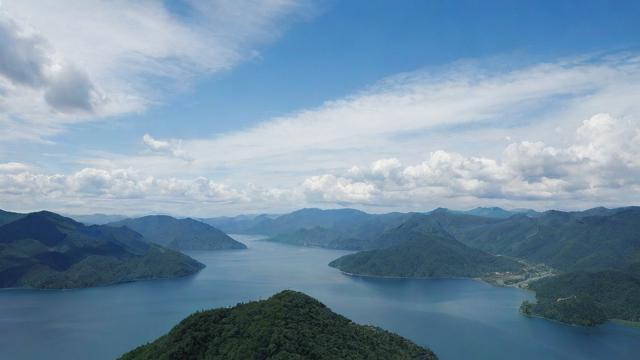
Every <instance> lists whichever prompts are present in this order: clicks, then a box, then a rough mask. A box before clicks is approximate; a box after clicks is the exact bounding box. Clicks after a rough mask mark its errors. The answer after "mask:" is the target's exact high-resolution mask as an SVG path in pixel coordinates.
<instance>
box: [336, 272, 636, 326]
mask: <svg viewBox="0 0 640 360" xmlns="http://www.w3.org/2000/svg"><path fill="white" fill-rule="evenodd" d="M331 267H333V266H331ZM333 268H334V269H337V270H338V271H340V273H342V274H343V275H347V276H351V277H362V278H370V279H376V278H377V279H396V280H445V279H451V280H473V281H478V282H482V283H485V284H488V285H491V286H494V287H497V288H516V289H520V290H523V291H527V292H532V293H534V294H535V291H533V290H531V289H529V288H523V287H520V286H513V285H498V284H495V283H492V282H490V281H486V280H484V279H483V278H470V277H453V276H451V277H408V276H378V275H365V274H354V273H350V272H347V271H343V270H340V269H338V268H336V267H333ZM518 313H520V315H522V316H524V317H528V318H538V319H543V320H546V321H553V322H555V323H558V324H562V325H566V326H573V327H580V328H591V327H596V326H599V325H604V324H606V323H608V322H610V323H614V324H618V325H623V326H628V327H633V328H640V321H630V320H622V319H607V321H605V322H604V323H602V324H596V325H593V326H585V325H579V324H571V323H566V322H562V321H560V320H556V319H552V318H548V317H545V316H543V315H539V314H525V313H524V312H522V310H521V309H520V307H518Z"/></svg>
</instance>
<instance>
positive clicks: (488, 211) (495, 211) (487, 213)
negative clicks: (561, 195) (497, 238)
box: [458, 207, 516, 219]
mask: <svg viewBox="0 0 640 360" xmlns="http://www.w3.org/2000/svg"><path fill="white" fill-rule="evenodd" d="M458 213H461V214H467V215H475V216H482V217H488V218H497V219H506V218H510V217H511V216H513V215H514V214H516V213H515V212H511V211H508V210H505V209H503V208H499V207H477V208H475V209H471V210H467V211H459V212H458Z"/></svg>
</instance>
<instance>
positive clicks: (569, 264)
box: [452, 207, 640, 271]
mask: <svg viewBox="0 0 640 360" xmlns="http://www.w3.org/2000/svg"><path fill="white" fill-rule="evenodd" d="M592 214H598V215H592ZM452 232H453V233H454V234H455V235H456V237H457V238H458V239H459V240H460V241H462V242H464V243H466V244H467V245H469V246H473V247H477V248H479V249H482V250H485V251H488V252H491V253H494V254H505V255H511V256H515V257H521V258H525V259H528V260H531V261H535V262H544V263H546V264H548V265H550V266H552V267H554V268H556V269H559V270H562V271H577V270H605V269H617V270H627V269H629V268H632V267H635V266H637V264H638V263H639V262H640V208H638V207H631V208H621V209H615V210H612V209H602V208H596V209H592V210H587V211H585V212H561V211H547V212H545V213H544V214H542V215H541V216H538V217H535V218H530V217H527V216H524V215H516V216H513V217H511V218H509V219H506V220H503V221H500V222H496V223H487V224H485V225H481V226H475V227H467V228H463V229H462V230H459V231H452Z"/></svg>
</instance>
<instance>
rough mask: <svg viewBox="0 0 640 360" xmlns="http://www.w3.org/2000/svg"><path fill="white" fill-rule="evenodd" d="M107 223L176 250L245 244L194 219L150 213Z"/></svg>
mask: <svg viewBox="0 0 640 360" xmlns="http://www.w3.org/2000/svg"><path fill="white" fill-rule="evenodd" d="M108 225H110V226H126V227H128V228H130V229H133V230H134V231H137V232H139V233H140V234H142V235H143V236H144V238H145V239H146V240H148V241H151V242H153V243H156V244H159V245H162V246H166V247H169V248H172V249H176V250H225V249H246V248H247V247H246V246H245V245H244V244H242V243H240V242H238V241H236V240H234V239H232V238H231V237H229V236H228V235H227V234H225V233H223V232H222V231H220V230H218V229H216V228H214V227H213V226H211V225H208V224H205V223H203V222H200V221H197V220H193V219H189V218H187V219H176V218H173V217H171V216H166V215H150V216H143V217H140V218H134V219H125V220H121V221H117V222H113V223H109V224H108Z"/></svg>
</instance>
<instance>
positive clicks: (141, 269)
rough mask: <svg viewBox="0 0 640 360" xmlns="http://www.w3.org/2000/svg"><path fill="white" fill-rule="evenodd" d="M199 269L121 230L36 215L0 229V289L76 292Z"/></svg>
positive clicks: (52, 215) (198, 265)
mask: <svg viewBox="0 0 640 360" xmlns="http://www.w3.org/2000/svg"><path fill="white" fill-rule="evenodd" d="M203 267H204V265H202V264H201V263H199V262H197V261H195V260H193V259H192V258H190V257H188V256H186V255H183V254H181V253H179V252H176V251H173V250H169V249H166V248H163V247H161V246H158V245H155V244H149V243H147V242H145V241H144V240H143V238H142V235H140V234H138V233H136V232H134V231H132V230H130V229H127V228H113V227H109V226H102V225H92V226H86V225H84V224H81V223H79V222H76V221H74V220H72V219H70V218H66V217H63V216H60V215H58V214H55V213H51V212H47V211H41V212H36V213H31V214H26V215H25V216H23V217H22V218H20V219H18V220H15V221H13V222H10V223H8V224H5V225H3V226H0V287H5V288H6V287H28V288H46V289H63V288H80V287H89V286H98V285H109V284H115V283H120V282H127V281H134V280H146V279H158V278H169V277H179V276H186V275H190V274H193V273H196V272H197V271H199V270H200V269H202V268H203Z"/></svg>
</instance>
